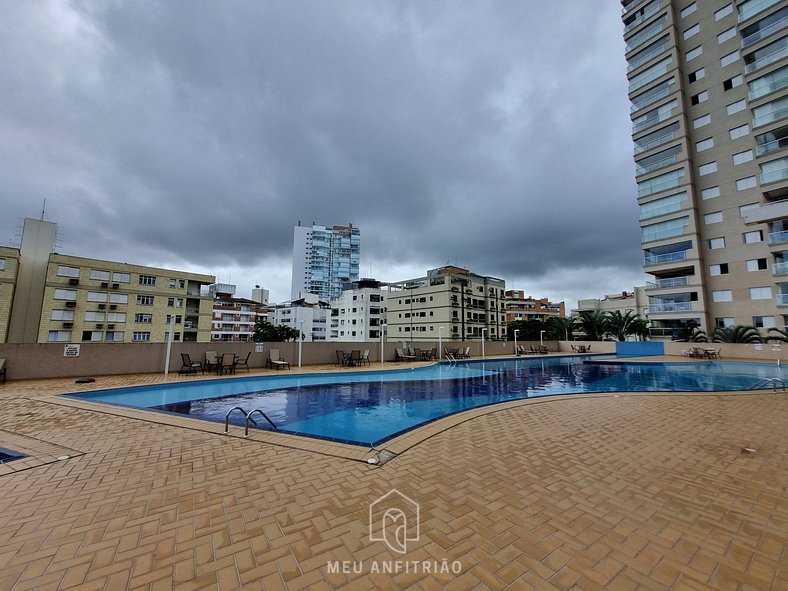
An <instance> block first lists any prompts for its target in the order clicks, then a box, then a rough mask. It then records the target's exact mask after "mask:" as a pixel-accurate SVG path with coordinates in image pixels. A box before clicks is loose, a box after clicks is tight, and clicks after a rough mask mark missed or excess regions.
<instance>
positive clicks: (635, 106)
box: [629, 78, 677, 113]
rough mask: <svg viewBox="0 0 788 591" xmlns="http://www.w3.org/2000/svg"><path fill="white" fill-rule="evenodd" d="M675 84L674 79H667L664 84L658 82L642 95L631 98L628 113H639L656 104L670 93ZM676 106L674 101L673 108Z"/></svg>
mask: <svg viewBox="0 0 788 591" xmlns="http://www.w3.org/2000/svg"><path fill="white" fill-rule="evenodd" d="M675 82H676V80H675V79H674V78H669V79H668V80H665V81H664V82H660V83H659V84H657V85H656V86H655V87H654V88H651V89H650V90H647V91H646V92H644V93H643V94H639V95H638V96H636V97H633V98H632V101H631V105H630V107H629V112H630V113H634V112H635V111H639V110H640V109H643V108H645V107H647V106H649V105H651V104H653V103H655V102H657V101H658V100H660V99H662V98H665V97H666V96H668V95H669V94H670V93H671V92H672V89H671V86H673V84H674V83H675ZM676 104H677V103H676V102H675V101H674V102H673V106H674V107H675V106H676Z"/></svg>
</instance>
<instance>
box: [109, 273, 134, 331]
mask: <svg viewBox="0 0 788 591" xmlns="http://www.w3.org/2000/svg"><path fill="white" fill-rule="evenodd" d="M112 281H114V282H115V283H131V276H130V275H129V274H128V273H113V274H112ZM121 334H123V333H121Z"/></svg>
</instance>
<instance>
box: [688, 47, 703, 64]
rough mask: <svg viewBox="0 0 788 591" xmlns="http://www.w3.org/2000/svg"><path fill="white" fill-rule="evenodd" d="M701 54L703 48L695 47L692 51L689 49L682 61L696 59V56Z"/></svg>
mask: <svg viewBox="0 0 788 591" xmlns="http://www.w3.org/2000/svg"><path fill="white" fill-rule="evenodd" d="M701 54H703V46H701V45H698V46H697V47H695V48H694V49H690V50H689V51H688V52H687V55H686V56H685V58H684V59H685V60H686V61H690V60H694V59H695V58H696V57H698V56H699V55H701Z"/></svg>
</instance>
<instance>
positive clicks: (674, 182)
mask: <svg viewBox="0 0 788 591" xmlns="http://www.w3.org/2000/svg"><path fill="white" fill-rule="evenodd" d="M683 176H684V169H683V168H680V169H679V170H673V171H671V172H666V173H665V174H661V175H659V176H655V177H653V178H650V179H647V180H645V181H641V182H639V183H638V197H646V196H648V195H652V194H653V193H658V192H660V191H666V190H668V189H673V188H674V187H678V185H679V183H680V182H681V178H682V177H683Z"/></svg>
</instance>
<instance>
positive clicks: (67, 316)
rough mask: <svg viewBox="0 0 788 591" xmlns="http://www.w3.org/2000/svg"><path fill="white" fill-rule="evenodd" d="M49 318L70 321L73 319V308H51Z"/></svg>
mask: <svg viewBox="0 0 788 591" xmlns="http://www.w3.org/2000/svg"><path fill="white" fill-rule="evenodd" d="M49 319H50V320H60V321H66V322H68V321H70V320H74V310H52V315H51V316H50V317H49Z"/></svg>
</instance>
